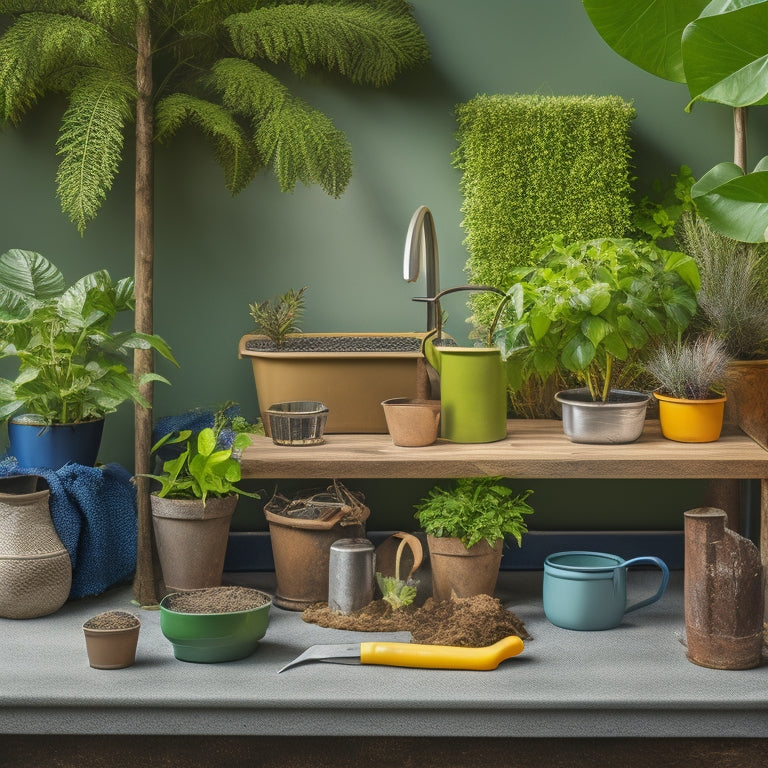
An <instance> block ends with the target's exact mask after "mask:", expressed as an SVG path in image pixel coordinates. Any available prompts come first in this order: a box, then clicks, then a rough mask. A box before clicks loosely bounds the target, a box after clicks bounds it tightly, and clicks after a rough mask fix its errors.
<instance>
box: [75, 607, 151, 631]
mask: <svg viewBox="0 0 768 768" xmlns="http://www.w3.org/2000/svg"><path fill="white" fill-rule="evenodd" d="M139 623H140V622H139V617H138V616H134V615H133V614H132V613H128V611H105V612H104V613H99V614H97V615H96V616H93V617H92V618H90V619H88V621H86V622H85V624H83V626H84V627H85V628H86V629H130V628H131V627H135V626H136V625H137V624H139Z"/></svg>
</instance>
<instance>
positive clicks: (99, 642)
mask: <svg viewBox="0 0 768 768" xmlns="http://www.w3.org/2000/svg"><path fill="white" fill-rule="evenodd" d="M107 615H108V614H99V616H107ZM94 618H96V619H98V618H99V617H94ZM134 618H135V622H133V623H132V624H131V626H127V627H126V626H124V627H119V628H103V629H102V628H94V627H89V626H88V623H89V622H91V621H92V619H89V620H88V621H86V622H85V624H84V625H83V633H84V634H85V648H86V651H87V652H88V663H89V664H90V665H91V666H92V667H93V668H94V669H124V668H125V667H130V666H131V665H132V664H133V663H134V662H135V661H136V646H137V644H138V642H139V630H140V629H141V622H140V621H139V619H138V618H136V617H134ZM123 623H124V622H123Z"/></svg>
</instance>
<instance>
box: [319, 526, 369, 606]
mask: <svg viewBox="0 0 768 768" xmlns="http://www.w3.org/2000/svg"><path fill="white" fill-rule="evenodd" d="M375 572H376V556H375V554H374V547H373V544H372V543H371V542H370V541H368V539H339V540H338V541H335V542H334V543H333V544H331V556H330V562H329V566H328V607H329V608H330V609H331V610H332V611H335V612H336V613H352V612H353V611H357V610H359V609H360V608H363V607H364V606H366V605H368V603H370V602H371V601H372V600H373V581H374V576H375Z"/></svg>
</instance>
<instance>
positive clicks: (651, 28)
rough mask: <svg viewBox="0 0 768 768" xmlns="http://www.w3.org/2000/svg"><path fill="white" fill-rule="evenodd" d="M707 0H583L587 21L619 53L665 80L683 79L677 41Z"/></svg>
mask: <svg viewBox="0 0 768 768" xmlns="http://www.w3.org/2000/svg"><path fill="white" fill-rule="evenodd" d="M708 2H709V0H583V3H584V8H585V9H586V11H587V14H588V15H589V18H590V21H591V22H592V24H593V25H594V27H595V29H596V30H597V31H598V33H599V34H600V36H601V37H602V38H603V40H605V42H606V43H608V45H610V46H611V48H613V50H614V51H616V53H618V54H619V56H622V57H623V58H625V59H627V61H630V62H632V63H633V64H635V65H636V66H638V67H640V68H641V69H644V70H645V71H646V72H650V73H651V74H653V75H657V76H658V77H663V78H664V79H665V80H673V81H675V82H677V83H684V82H685V71H684V69H683V59H682V53H681V49H680V41H681V39H682V36H683V30H684V29H685V27H686V26H687V25H688V24H689V23H690V22H691V21H693V20H694V19H695V18H696V17H697V16H698V15H699V14H700V13H701V12H702V11H703V10H704V8H705V6H706V5H707V3H708Z"/></svg>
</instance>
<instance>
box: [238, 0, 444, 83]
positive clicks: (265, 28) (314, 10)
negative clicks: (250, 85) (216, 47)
mask: <svg viewBox="0 0 768 768" xmlns="http://www.w3.org/2000/svg"><path fill="white" fill-rule="evenodd" d="M401 5H402V4H400V3H398V4H394V3H385V4H376V5H373V4H363V3H338V2H332V3H317V4H312V5H300V4H298V3H294V4H290V5H285V6H275V7H268V8H257V9H256V10H253V11H251V12H250V13H240V14H235V15H233V16H231V17H230V18H228V19H227V20H226V21H225V22H224V25H225V26H226V27H227V29H228V30H229V33H230V36H231V38H232V44H233V45H234V46H235V50H236V51H237V52H238V53H239V54H240V55H241V56H243V57H244V58H247V59H259V58H260V59H267V60H269V61H271V62H275V63H277V62H285V63H287V64H288V66H290V67H291V69H292V70H293V71H294V72H296V73H297V74H299V75H304V74H305V73H306V72H307V70H308V69H309V67H315V66H317V67H323V68H325V69H328V70H331V71H337V72H339V73H340V74H341V75H343V76H344V77H347V78H349V79H350V80H351V81H352V82H354V83H370V84H372V85H375V86H382V85H386V84H387V83H390V82H392V80H394V79H395V77H396V76H397V74H398V73H399V72H401V71H403V70H405V69H408V68H411V67H414V66H416V65H418V64H422V63H424V62H425V61H426V60H427V59H428V58H429V49H428V46H427V42H426V39H425V38H424V35H423V33H422V32H421V30H420V29H419V26H418V24H416V22H415V20H414V19H413V17H412V16H411V15H410V13H406V12H404V11H402V10H400V11H398V10H397V6H401Z"/></svg>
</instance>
